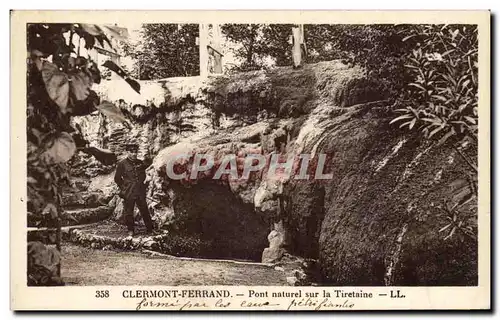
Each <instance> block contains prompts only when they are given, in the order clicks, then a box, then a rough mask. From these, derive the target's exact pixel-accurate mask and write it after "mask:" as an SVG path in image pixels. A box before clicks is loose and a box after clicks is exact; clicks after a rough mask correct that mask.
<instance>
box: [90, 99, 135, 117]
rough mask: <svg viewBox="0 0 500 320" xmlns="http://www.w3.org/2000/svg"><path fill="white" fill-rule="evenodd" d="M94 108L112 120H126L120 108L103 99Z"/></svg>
mask: <svg viewBox="0 0 500 320" xmlns="http://www.w3.org/2000/svg"><path fill="white" fill-rule="evenodd" d="M96 109H97V110H99V111H100V112H101V113H102V114H104V115H106V116H107V117H109V118H110V119H112V120H114V121H118V122H127V118H125V116H124V115H123V113H122V111H121V110H120V108H118V107H117V106H115V105H114V104H113V103H111V102H109V101H103V102H102V103H101V104H100V105H98V106H97V107H96Z"/></svg>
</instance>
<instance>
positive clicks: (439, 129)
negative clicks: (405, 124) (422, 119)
mask: <svg viewBox="0 0 500 320" xmlns="http://www.w3.org/2000/svg"><path fill="white" fill-rule="evenodd" d="M441 130H443V127H439V128H436V129H434V130H433V131H432V132H431V133H430V134H429V138H432V136H433V135H435V134H436V133H438V132H439V131H441Z"/></svg>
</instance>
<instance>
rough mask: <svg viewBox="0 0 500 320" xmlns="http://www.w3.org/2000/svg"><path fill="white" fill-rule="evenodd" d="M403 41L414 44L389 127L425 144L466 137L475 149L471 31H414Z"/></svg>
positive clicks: (468, 28)
mask: <svg viewBox="0 0 500 320" xmlns="http://www.w3.org/2000/svg"><path fill="white" fill-rule="evenodd" d="M406 33H407V34H408V35H407V36H406V38H405V41H408V42H410V41H411V42H413V43H416V47H417V48H416V49H414V50H413V51H412V52H411V54H410V55H407V59H408V63H407V64H406V65H405V67H406V68H407V70H408V72H409V74H410V75H411V77H412V80H411V82H410V83H409V85H408V86H409V88H408V89H407V91H406V92H405V93H404V95H403V97H402V99H401V101H399V102H398V103H399V104H400V105H401V106H403V107H404V108H401V109H398V110H396V111H397V112H399V113H401V115H400V116H399V117H397V118H395V119H394V120H393V122H398V123H401V122H403V123H402V124H401V125H400V127H405V126H408V128H409V129H412V128H414V127H415V128H417V129H419V130H421V131H422V133H423V134H424V135H425V136H426V137H427V138H433V137H440V138H441V139H440V141H439V143H440V144H442V143H444V142H445V141H446V140H447V139H449V138H450V137H457V136H458V137H461V138H464V137H467V140H469V141H470V142H475V143H477V124H478V110H477V107H478V97H477V92H478V91H477V89H478V87H477V84H478V79H477V76H478V73H477V72H478V70H477V58H478V56H477V53H478V50H477V48H478V46H477V29H476V27H475V26H440V25H426V26H420V25H419V26H413V27H411V28H409V29H408V30H406Z"/></svg>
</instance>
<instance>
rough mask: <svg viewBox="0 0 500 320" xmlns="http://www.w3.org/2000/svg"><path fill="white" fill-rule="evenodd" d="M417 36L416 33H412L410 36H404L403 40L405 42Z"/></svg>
mask: <svg viewBox="0 0 500 320" xmlns="http://www.w3.org/2000/svg"><path fill="white" fill-rule="evenodd" d="M415 36H416V35H414V34H412V35H410V36H406V37H404V38H403V40H402V41H403V42H405V41H408V40H409V39H411V38H413V37H415Z"/></svg>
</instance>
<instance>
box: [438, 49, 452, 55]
mask: <svg viewBox="0 0 500 320" xmlns="http://www.w3.org/2000/svg"><path fill="white" fill-rule="evenodd" d="M453 51H455V49H451V50H448V51H445V52H444V53H443V54H441V56H442V57H445V56H447V55H448V54H450V53H452V52H453Z"/></svg>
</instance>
